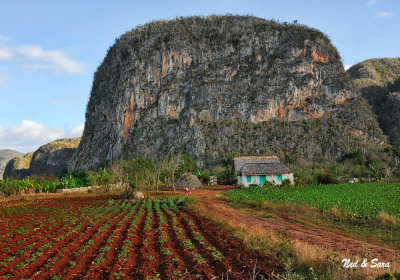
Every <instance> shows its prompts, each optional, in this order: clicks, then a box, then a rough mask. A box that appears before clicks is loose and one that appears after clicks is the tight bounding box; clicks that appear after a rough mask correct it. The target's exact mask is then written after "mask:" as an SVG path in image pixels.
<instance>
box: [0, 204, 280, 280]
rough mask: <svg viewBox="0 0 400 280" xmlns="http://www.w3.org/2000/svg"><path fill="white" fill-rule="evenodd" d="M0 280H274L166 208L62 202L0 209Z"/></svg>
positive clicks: (234, 245)
mask: <svg viewBox="0 0 400 280" xmlns="http://www.w3.org/2000/svg"><path fill="white" fill-rule="evenodd" d="M0 233H1V235H0V276H1V277H2V278H3V279H22V278H29V279H82V278H86V279H146V280H147V279H275V278H276V277H275V276H276V275H278V274H279V273H281V272H282V267H281V266H280V265H279V263H278V262H277V261H276V260H275V259H273V258H271V257H269V256H266V255H264V254H262V253H259V252H255V251H252V250H248V249H246V248H245V247H244V245H243V244H242V243H241V242H240V241H239V240H237V239H235V238H234V237H232V236H231V235H229V234H228V233H227V232H226V231H225V230H223V229H222V228H221V227H219V226H218V225H216V224H215V223H213V222H211V221H209V220H207V219H205V218H203V217H201V216H198V215H196V214H194V213H193V212H191V211H189V210H186V209H183V208H178V207H177V206H176V205H175V203H174V200H172V199H171V200H162V199H155V200H148V201H135V200H118V199H116V200H113V199H105V198H73V199H71V198H69V199H47V200H37V201H30V202H26V201H21V202H20V203H15V202H13V204H12V205H9V204H7V203H3V204H2V205H1V206H0Z"/></svg>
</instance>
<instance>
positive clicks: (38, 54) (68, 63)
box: [15, 46, 85, 74]
mask: <svg viewBox="0 0 400 280" xmlns="http://www.w3.org/2000/svg"><path fill="white" fill-rule="evenodd" d="M15 52H16V53H18V54H19V55H21V56H23V57H24V58H26V59H29V60H33V61H37V62H39V63H26V64H24V67H25V69H28V70H31V71H36V70H45V71H50V72H52V73H55V74H62V73H66V74H83V73H84V72H85V64H84V63H83V62H79V61H75V60H73V59H71V58H70V57H69V55H68V54H67V53H66V52H63V51H60V50H44V49H43V48H42V47H40V46H18V47H15Z"/></svg>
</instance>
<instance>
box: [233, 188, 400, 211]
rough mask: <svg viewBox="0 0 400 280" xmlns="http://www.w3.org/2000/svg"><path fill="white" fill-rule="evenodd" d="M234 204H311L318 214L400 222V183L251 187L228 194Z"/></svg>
mask: <svg viewBox="0 0 400 280" xmlns="http://www.w3.org/2000/svg"><path fill="white" fill-rule="evenodd" d="M227 196H228V198H229V201H231V202H247V201H256V202H264V201H271V202H274V203H284V204H307V205H309V206H311V207H312V208H315V209H318V210H331V209H332V208H334V207H336V208H337V209H339V210H341V211H343V212H345V213H346V214H349V215H352V216H355V217H365V218H372V217H376V216H378V215H379V213H381V212H386V213H388V214H389V215H391V216H394V217H396V218H397V219H400V184H399V183H376V182H373V183H363V184H361V183H359V184H338V185H312V186H307V187H297V188H293V187H286V188H280V187H272V188H261V187H249V188H241V189H235V190H232V191H230V192H228V193H227Z"/></svg>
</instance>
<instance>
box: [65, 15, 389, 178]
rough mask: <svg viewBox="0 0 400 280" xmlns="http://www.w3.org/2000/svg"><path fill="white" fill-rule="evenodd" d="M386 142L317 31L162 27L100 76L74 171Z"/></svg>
mask: <svg viewBox="0 0 400 280" xmlns="http://www.w3.org/2000/svg"><path fill="white" fill-rule="evenodd" d="M384 143H385V137H384V136H383V135H382V132H381V130H380V129H379V127H378V126H377V122H376V119H375V116H374V115H373V114H372V113H371V111H370V109H369V107H368V106H367V105H366V103H365V101H363V99H362V98H361V97H360V96H358V94H357V93H356V92H355V91H354V90H353V86H352V84H351V83H350V81H349V78H348V76H347V75H346V73H345V71H344V68H343V65H342V63H341V59H340V56H339V54H338V52H337V50H336V49H335V47H334V46H332V44H331V43H330V41H329V39H328V38H327V37H326V36H325V35H324V34H323V33H321V32H320V31H318V30H315V29H312V28H308V27H305V26H301V25H291V24H279V23H276V22H274V21H267V20H264V19H260V18H255V17H251V16H210V17H206V18H202V17H189V18H180V19H176V20H172V21H157V22H152V23H149V24H146V25H144V26H139V27H137V28H136V29H133V30H132V31H129V32H127V33H125V34H124V35H122V36H121V37H120V38H118V39H117V40H116V43H115V44H114V45H113V46H112V47H111V48H110V49H109V51H108V53H107V56H106V58H105V59H104V61H103V63H102V64H101V65H100V66H99V68H98V70H97V72H96V73H95V77H94V81H93V87H92V91H91V95H90V100H89V103H88V106H87V111H86V123H85V130H84V133H83V137H82V141H81V143H80V145H79V147H78V149H77V152H76V153H75V155H74V157H73V159H72V160H71V164H70V169H71V170H82V169H88V168H90V167H98V166H100V165H102V164H104V163H108V162H112V161H114V160H116V159H118V158H124V159H131V158H132V157H133V156H135V155H140V156H143V157H146V158H149V159H152V160H157V159H160V158H165V157H168V156H170V155H171V154H179V153H181V154H187V155H189V156H191V157H193V158H194V159H195V161H196V163H197V164H198V166H200V167H201V166H205V165H213V164H218V163H219V162H221V161H222V160H224V159H226V158H227V155H229V154H232V153H239V154H246V155H261V154H276V155H278V156H279V157H281V158H284V159H285V161H288V160H298V159H305V160H308V161H323V160H325V159H327V158H328V159H329V158H338V157H340V156H341V155H342V154H343V153H344V152H348V151H351V150H353V149H358V148H360V147H368V149H370V148H371V147H376V146H379V145H383V144H384Z"/></svg>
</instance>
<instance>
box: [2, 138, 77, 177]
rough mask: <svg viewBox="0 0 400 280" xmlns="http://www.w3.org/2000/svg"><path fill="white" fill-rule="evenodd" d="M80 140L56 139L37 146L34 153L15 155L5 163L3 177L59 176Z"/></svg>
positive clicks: (66, 167)
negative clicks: (22, 155) (21, 155)
mask: <svg viewBox="0 0 400 280" xmlns="http://www.w3.org/2000/svg"><path fill="white" fill-rule="evenodd" d="M80 140H81V138H80V137H78V138H64V139H58V140H55V141H53V142H50V143H48V144H46V145H43V146H41V147H39V149H37V150H36V151H35V152H34V153H29V154H26V155H25V156H24V157H16V158H14V159H12V160H11V161H9V163H8V164H7V166H6V169H5V171H4V178H8V177H19V178H24V177H27V176H32V175H42V174H45V175H54V176H56V177H58V176H61V175H62V173H63V172H64V171H65V170H67V169H68V162H69V160H70V159H71V157H72V155H73V154H74V152H75V150H76V148H77V147H78V145H79V142H80Z"/></svg>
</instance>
